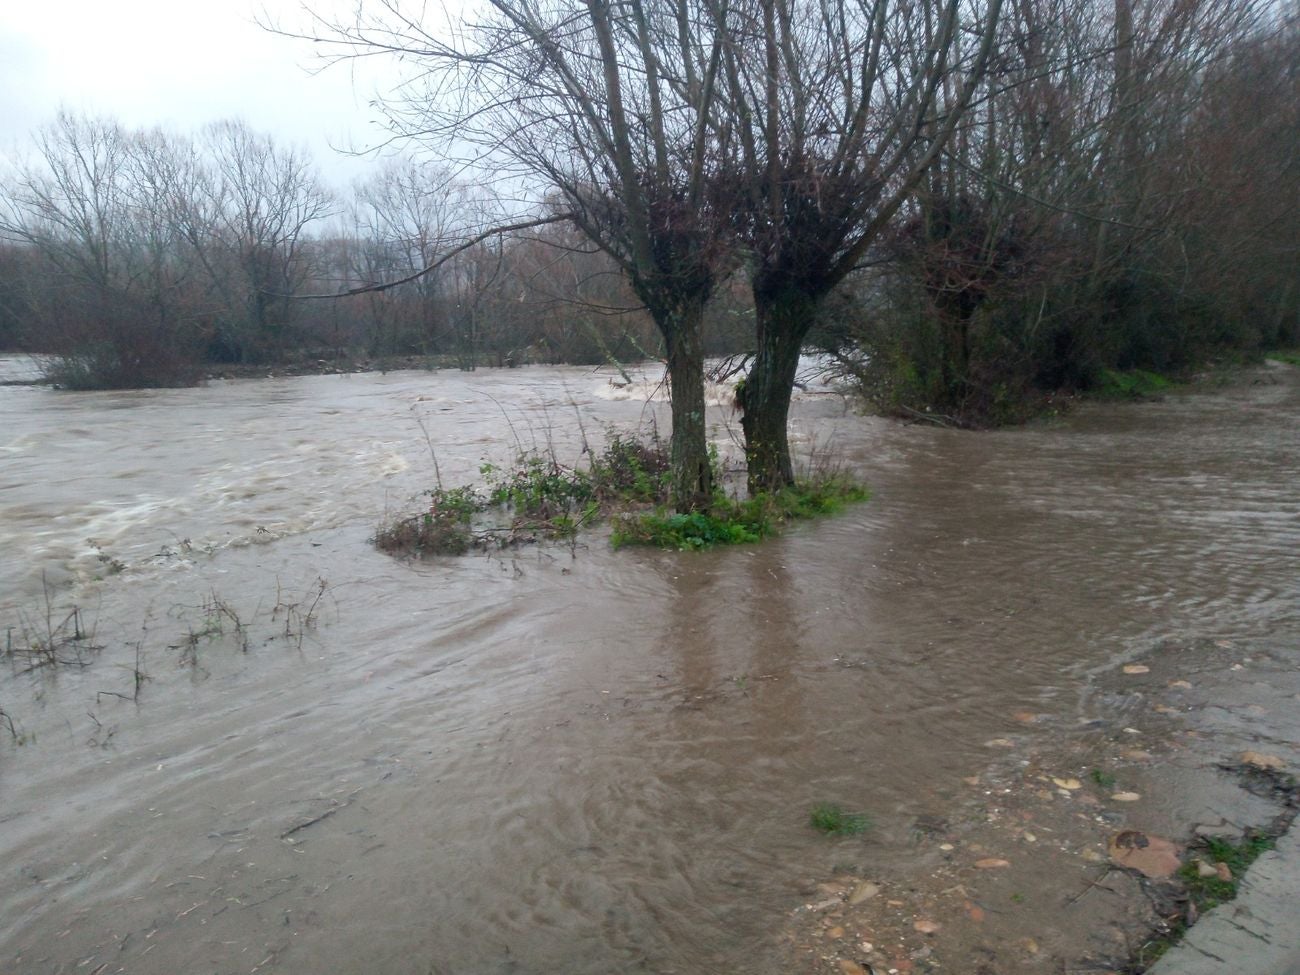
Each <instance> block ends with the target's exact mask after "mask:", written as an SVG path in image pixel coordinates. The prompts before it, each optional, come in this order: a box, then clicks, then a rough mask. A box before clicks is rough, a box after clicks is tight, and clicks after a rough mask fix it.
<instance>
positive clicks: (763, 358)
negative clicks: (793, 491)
mask: <svg viewBox="0 0 1300 975" xmlns="http://www.w3.org/2000/svg"><path fill="white" fill-rule="evenodd" d="M819 297H820V296H815V295H810V294H807V293H806V292H804V291H801V290H798V289H793V288H785V289H782V290H780V291H778V292H776V293H774V294H767V293H764V292H763V291H762V290H761V289H756V290H755V295H754V316H755V337H756V339H757V350H756V352H755V356H754V362H753V365H752V366H751V367H750V370H749V375H748V376H746V378H745V384H744V386H742V387H741V390H740V405H741V408H742V410H743V413H742V415H741V419H740V424H741V428H742V429H743V430H744V433H745V460H746V463H747V465H748V468H749V492H750V494H758V493H759V492H762V491H779V490H781V489H782V488H784V487H788V486H790V485H791V484H793V483H794V464H793V462H792V460H791V458H790V440H789V434H788V432H787V430H788V426H789V417H790V400H791V397H792V395H793V392H794V381H795V374H796V372H797V371H798V369H799V353H800V350H801V349H802V346H803V340H804V339H805V338H806V337H807V336H808V331H809V329H811V328H812V324H813V321H814V320H815V318H816V315H817V306H818V304H819Z"/></svg>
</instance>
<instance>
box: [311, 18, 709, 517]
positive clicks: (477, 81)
mask: <svg viewBox="0 0 1300 975" xmlns="http://www.w3.org/2000/svg"><path fill="white" fill-rule="evenodd" d="M421 9H422V8H416V10H421ZM726 9H727V8H726V4H725V2H724V3H723V4H722V5H721V6H714V5H711V4H707V3H703V2H700V0H674V2H672V3H663V4H653V5H650V6H646V5H643V4H642V2H641V0H629V2H626V3H620V4H613V3H610V2H609V0H544V2H540V3H535V2H531V0H491V2H490V4H489V5H488V7H487V9H486V10H485V11H484V14H483V16H482V17H481V19H480V20H479V21H478V22H476V23H474V24H473V25H471V26H468V27H466V28H464V29H463V30H460V31H455V30H451V29H448V30H446V31H443V32H438V31H437V30H436V29H435V28H434V27H433V26H431V25H427V24H425V23H424V22H423V21H422V19H421V13H420V12H412V11H411V10H408V9H406V8H404V6H403V5H402V4H401V3H400V2H399V0H382V2H380V3H377V4H371V5H369V6H366V7H364V8H360V9H359V11H358V15H357V19H356V20H355V21H354V22H353V23H350V24H329V23H325V22H323V21H322V22H320V23H319V25H318V26H319V28H320V30H319V32H318V35H317V39H318V40H321V41H328V42H333V43H334V44H336V45H338V46H339V47H338V50H339V53H340V54H341V56H345V57H346V56H358V55H363V54H374V53H388V54H391V55H393V56H395V57H397V58H400V59H402V60H403V61H405V62H407V63H409V64H410V65H411V67H412V72H413V74H412V75H411V78H410V81H409V84H408V85H407V87H406V88H405V89H404V90H403V91H401V92H399V93H396V94H395V95H394V97H393V98H391V99H389V100H388V102H387V103H386V107H387V111H388V116H389V120H390V123H391V125H392V126H393V128H394V129H395V131H397V132H398V133H399V134H401V135H404V136H408V137H411V138H419V139H421V140H426V141H436V142H437V143H438V144H439V145H441V146H443V147H444V151H455V150H456V149H457V147H460V148H463V149H467V150H468V152H469V155H470V157H471V158H470V159H469V160H468V162H469V163H470V164H471V165H472V166H474V167H475V169H476V171H477V172H479V173H480V174H482V173H484V172H486V171H487V170H492V169H494V170H496V171H497V172H499V173H504V174H505V175H506V176H508V177H509V178H511V179H513V180H515V181H517V182H519V183H527V184H529V185H530V186H532V187H534V188H535V189H536V190H537V191H539V193H540V194H550V196H551V198H552V199H554V200H557V201H559V203H560V206H561V207H562V208H564V210H565V212H567V213H569V214H570V215H571V217H572V219H573V221H574V222H575V223H577V225H578V226H580V227H581V228H582V229H583V231H584V232H585V233H586V234H587V235H588V236H589V237H590V239H591V240H592V241H594V242H595V243H596V244H597V245H599V246H600V247H601V248H602V249H603V250H605V251H606V253H608V254H609V255H610V256H611V257H612V258H613V259H614V260H615V261H617V262H618V264H619V266H620V267H622V269H623V270H624V272H625V273H626V274H627V276H628V280H629V282H630V283H631V286H632V288H633V290H634V292H635V293H636V295H637V297H638V298H639V299H640V300H641V301H642V302H643V303H644V305H645V306H646V308H647V310H648V311H649V313H650V314H651V316H652V317H653V318H654V321H655V323H656V325H657V326H658V328H659V330H660V332H661V333H662V335H663V338H664V343H665V346H666V350H667V358H668V373H669V378H670V383H671V389H672V418H673V431H672V455H673V480H674V495H675V501H676V504H677V506H678V507H679V508H680V509H682V510H690V509H694V508H697V507H701V506H704V505H707V504H708V503H709V502H710V501H711V499H712V496H713V484H712V471H711V466H710V463H709V456H708V450H707V442H706V438H705V405H704V369H703V340H702V323H703V315H704V307H705V303H706V302H707V301H708V298H709V296H710V295H711V294H712V292H713V290H714V288H715V286H716V283H717V280H718V277H719V271H720V269H721V268H722V267H723V266H724V265H725V263H726V261H727V260H728V259H729V247H728V241H727V239H726V236H725V234H724V233H723V232H722V228H723V226H724V225H725V223H726V222H727V220H728V219H729V217H730V213H729V211H728V208H727V207H726V206H725V205H722V204H721V203H720V201H719V199H718V195H717V194H718V192H719V191H720V190H721V189H722V188H723V187H724V185H725V184H723V183H722V182H720V181H718V180H716V179H714V178H713V176H714V175H715V172H716V169H717V167H718V164H719V161H720V158H721V152H720V151H719V147H718V145H717V143H716V141H715V139H714V136H713V134H712V133H711V132H710V130H709V127H708V125H707V119H708V118H709V117H710V116H711V115H712V114H713V113H714V112H715V111H716V110H717V104H718V100H717V92H718V86H717V77H718V69H719V64H720V60H721V53H722V48H723V41H724V27H725V21H726V17H727V13H726ZM480 178H482V177H480Z"/></svg>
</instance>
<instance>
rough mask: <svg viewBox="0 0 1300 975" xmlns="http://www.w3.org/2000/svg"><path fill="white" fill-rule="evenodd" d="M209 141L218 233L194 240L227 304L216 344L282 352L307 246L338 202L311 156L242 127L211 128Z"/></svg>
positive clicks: (233, 352) (234, 354)
mask: <svg viewBox="0 0 1300 975" xmlns="http://www.w3.org/2000/svg"><path fill="white" fill-rule="evenodd" d="M205 137H206V138H205V149H206V157H207V159H208V164H209V166H210V167H211V173H212V176H211V179H210V181H209V183H208V189H209V193H210V197H209V199H208V201H207V206H208V208H209V209H210V211H211V213H212V215H213V216H214V217H215V221H216V229H215V233H214V235H213V236H212V237H211V238H209V239H207V240H204V239H202V238H201V237H198V236H195V237H194V238H193V242H194V244H195V246H196V247H198V248H200V249H201V250H203V251H204V252H205V253H206V254H207V255H208V256H207V258H206V263H207V265H208V267H209V268H210V269H211V271H212V274H213V283H214V286H215V287H216V288H217V289H218V292H219V294H220V295H221V297H222V299H223V300H224V303H225V316H224V321H223V323H222V326H223V327H222V333H223V334H222V335H220V336H218V341H219V342H221V343H223V344H224V345H225V346H226V350H225V355H226V356H227V357H229V358H233V359H237V360H242V359H245V358H259V357H263V356H266V355H268V354H275V353H279V352H282V351H283V349H284V347H285V344H286V342H287V341H288V334H287V333H288V332H289V329H290V326H291V324H292V315H293V308H294V305H293V303H292V302H291V301H289V300H288V299H287V298H286V297H285V296H286V295H288V294H291V293H292V292H293V291H294V289H295V288H297V287H299V286H300V285H301V284H302V282H303V281H304V280H305V279H306V277H307V275H308V273H309V267H308V265H307V263H306V258H307V256H308V254H307V252H306V251H305V250H304V248H303V244H304V243H305V242H306V240H307V232H308V229H309V228H310V227H311V226H312V225H313V224H315V223H316V222H317V221H320V220H322V219H323V218H325V217H327V216H328V215H329V214H330V213H331V209H332V206H333V203H332V200H331V198H330V195H329V194H328V193H327V192H326V191H325V190H324V188H323V187H322V186H321V184H320V182H319V180H318V178H317V176H316V173H315V169H314V167H313V165H312V164H311V162H310V161H309V160H308V159H307V157H306V156H304V155H303V154H302V153H300V152H299V151H298V150H296V149H292V148H283V147H281V146H278V145H276V143H275V141H274V140H273V139H271V138H270V137H269V136H263V135H259V134H257V133H255V132H253V131H252V130H250V129H249V128H248V126H247V125H245V124H244V123H242V122H221V123H218V124H216V125H213V126H210V127H209V128H208V129H207V131H206V133H205Z"/></svg>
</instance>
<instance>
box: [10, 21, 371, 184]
mask: <svg viewBox="0 0 1300 975" xmlns="http://www.w3.org/2000/svg"><path fill="white" fill-rule="evenodd" d="M263 7H265V8H266V11H265V12H266V14H267V15H269V16H270V17H272V18H274V19H277V20H279V21H280V22H281V23H283V24H285V25H286V26H293V25H294V24H295V23H301V7H300V4H299V3H297V2H296V0H267V2H266V3H265V4H263V3H260V2H256V0H208V2H206V3H192V2H187V0H185V2H182V0H115V2H113V3H105V2H104V0H42V2H35V3H33V2H23V0H8V2H5V3H0V143H4V144H5V148H7V149H12V148H13V147H15V146H17V147H19V148H21V147H22V146H23V145H24V143H25V140H26V139H27V138H28V136H29V133H30V132H31V131H32V130H33V129H34V128H36V127H37V126H40V125H43V124H45V123H47V122H48V121H50V120H51V119H53V117H54V115H55V113H56V112H57V111H58V110H59V109H60V108H68V109H70V110H73V111H77V112H85V113H88V114H95V115H105V116H109V117H112V118H116V119H118V120H120V121H121V122H123V123H124V124H126V125H128V126H132V127H152V126H164V127H167V128H171V129H176V130H181V131H193V130H196V129H199V128H201V127H202V126H204V125H206V124H208V123H210V122H214V121H218V120H220V119H225V118H242V119H245V120H246V121H247V122H248V123H249V124H250V125H251V126H252V127H253V128H255V129H257V130H259V131H264V132H270V133H272V134H273V135H274V136H275V137H276V138H277V139H279V140H281V141H284V142H287V143H293V144H302V145H305V146H306V147H307V148H308V149H310V150H311V152H312V153H313V155H314V156H315V157H316V159H317V161H318V162H319V164H320V166H321V168H322V171H323V172H324V173H325V174H326V176H327V178H328V179H330V180H331V181H332V182H335V183H343V182H346V181H347V180H348V179H349V178H351V177H352V176H354V175H359V174H361V173H363V172H365V171H368V170H369V169H370V168H371V167H370V164H368V163H364V162H358V161H356V160H350V159H347V158H345V157H342V156H340V155H339V154H337V153H335V152H333V151H332V150H331V148H330V146H331V145H334V146H348V145H355V146H359V147H364V146H368V145H375V144H378V143H379V142H381V141H382V140H383V139H384V135H385V133H384V132H383V130H382V129H381V128H379V127H378V125H377V123H376V122H375V120H374V117H373V113H372V111H371V110H370V109H369V108H368V107H367V102H368V101H369V100H370V98H371V97H373V94H374V92H375V91H376V89H378V88H382V87H385V86H387V85H391V84H392V83H393V81H394V80H395V75H393V74H391V73H389V74H385V73H383V72H385V71H391V70H392V67H391V66H385V65H383V64H382V63H380V62H368V63H367V64H365V65H355V64H354V65H350V66H336V67H333V68H330V69H328V70H325V71H323V72H320V73H317V74H312V73H311V71H310V69H311V68H313V67H315V68H319V67H320V63H319V61H317V60H316V59H315V57H314V51H313V48H312V46H311V45H310V44H307V43H305V42H302V41H295V40H292V39H289V38H284V37H279V36H275V35H273V34H270V33H268V32H267V31H265V30H263V29H262V28H261V27H259V26H258V25H257V23H256V22H255V17H256V16H257V15H258V14H259V13H260V12H261V11H262V10H263Z"/></svg>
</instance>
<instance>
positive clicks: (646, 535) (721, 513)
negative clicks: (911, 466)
mask: <svg viewBox="0 0 1300 975" xmlns="http://www.w3.org/2000/svg"><path fill="white" fill-rule="evenodd" d="M869 497H870V492H869V491H867V490H866V488H864V487H862V486H861V485H858V484H854V483H853V482H852V481H849V480H847V479H846V478H843V477H827V478H822V479H819V480H815V481H810V482H807V483H804V484H796V485H794V486H792V487H788V488H785V489H784V490H782V491H777V492H775V493H772V494H761V495H759V496H757V497H754V498H747V499H744V500H741V501H735V500H732V499H731V498H726V497H719V498H717V499H716V500H715V501H714V503H713V505H712V507H710V508H709V509H708V510H707V511H694V512H691V513H689V514H680V513H674V512H668V511H665V510H663V509H658V510H656V511H652V512H642V513H629V514H623V515H619V516H617V517H615V519H614V530H613V533H612V534H611V536H610V541H611V543H612V544H613V545H614V547H615V548H621V547H622V546H624V545H650V546H654V547H657V548H669V549H679V550H691V549H704V548H713V547H714V546H716V545H748V544H753V543H754V542H760V541H762V540H763V539H764V538H767V537H768V536H769V535H771V534H772V533H773V532H775V531H777V530H778V529H779V528H780V526H781V525H782V524H784V523H785V522H788V521H793V520H796V519H803V518H817V517H821V516H825V515H830V514H835V513H836V512H839V511H841V510H843V509H844V508H845V507H846V506H847V505H850V504H856V503H859V502H862V501H866V500H867V499H868V498H869Z"/></svg>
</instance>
